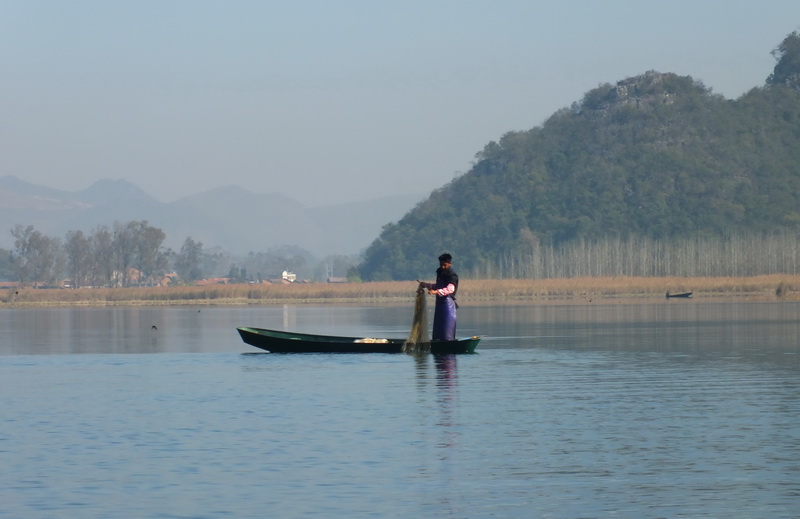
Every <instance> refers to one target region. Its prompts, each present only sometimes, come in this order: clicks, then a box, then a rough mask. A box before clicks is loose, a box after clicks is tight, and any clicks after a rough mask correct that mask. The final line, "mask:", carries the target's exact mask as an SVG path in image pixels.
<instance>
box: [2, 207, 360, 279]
mask: <svg viewBox="0 0 800 519" xmlns="http://www.w3.org/2000/svg"><path fill="white" fill-rule="evenodd" d="M10 232H11V235H12V237H13V238H14V247H13V249H12V250H8V251H3V250H2V249H0V279H2V278H5V279H8V280H14V281H17V282H19V283H20V284H22V285H27V286H33V287H45V286H61V285H62V284H63V283H64V281H65V280H68V284H69V286H71V287H75V288H80V287H130V286H154V285H158V284H162V283H163V282H164V281H165V278H166V279H169V282H170V284H192V283H194V282H196V281H198V280H201V279H204V278H207V277H225V278H227V279H228V280H229V281H230V282H234V283H237V282H252V281H262V280H265V279H268V278H270V277H273V276H275V275H276V274H277V273H280V272H282V271H283V270H289V271H294V272H296V273H297V274H298V275H299V276H300V278H301V279H306V278H308V279H312V280H325V279H327V277H331V276H344V275H346V272H347V271H348V269H350V268H351V267H352V265H353V264H354V263H355V261H356V259H355V258H351V257H347V256H340V255H336V256H328V257H326V258H324V259H323V260H321V261H319V262H317V261H315V258H313V257H312V256H311V254H310V253H308V252H307V251H305V250H303V249H300V248H296V247H294V248H292V247H289V248H280V249H277V250H275V251H273V252H251V253H249V254H247V255H246V256H244V257H235V256H233V255H232V254H230V253H228V252H225V251H221V250H217V249H214V250H210V251H209V250H205V249H204V248H203V243H202V242H199V241H196V240H194V239H192V238H191V237H187V238H186V239H185V240H184V242H183V245H182V246H181V248H180V250H178V251H174V250H172V249H170V248H167V247H164V240H165V239H166V234H165V233H164V231H163V230H161V229H160V228H158V227H155V226H153V225H150V224H149V223H148V221H147V220H140V221H128V222H114V224H113V225H111V226H107V225H100V226H98V227H96V228H95V229H94V230H92V231H91V232H89V233H84V232H83V231H80V230H76V231H69V232H67V233H66V235H65V237H64V238H63V239H60V238H56V237H51V236H47V235H45V234H43V233H42V232H40V231H39V230H37V229H36V228H35V227H34V226H32V225H27V226H24V225H16V226H15V227H14V228H13V229H11V231H10Z"/></svg>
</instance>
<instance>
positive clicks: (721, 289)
mask: <svg viewBox="0 0 800 519" xmlns="http://www.w3.org/2000/svg"><path fill="white" fill-rule="evenodd" d="M416 288H417V283H416V282H415V281H383V282H369V283H341V284H328V283H309V284H300V283H295V284H255V285H251V284H227V285H222V284H221V285H210V286H183V287H135V288H78V289H58V288H48V289H34V288H20V289H6V292H5V293H4V294H3V293H2V292H0V299H1V300H0V309H2V308H15V307H57V306H180V305H185V306H201V305H208V306H213V305H242V306H245V305H283V304H406V303H408V304H413V301H414V297H415V291H416ZM667 291H669V292H671V293H673V294H677V293H681V292H693V298H692V301H726V300H737V301H741V300H746V301H800V276H794V275H784V274H772V275H764V276H752V277H697V278H679V277H662V278H655V277H623V276H620V277H577V278H568V279H501V280H488V279H484V280H481V279H465V280H462V281H461V285H460V287H459V298H458V302H459V305H462V306H463V305H471V304H472V305H483V304H530V303H541V304H586V303H598V304H607V303H625V302H643V301H648V300H649V301H653V300H659V299H660V300H666V297H665V295H666V292H667Z"/></svg>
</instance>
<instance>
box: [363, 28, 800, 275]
mask: <svg viewBox="0 0 800 519" xmlns="http://www.w3.org/2000/svg"><path fill="white" fill-rule="evenodd" d="M773 55H775V57H776V61H777V65H776V67H775V72H774V73H773V74H772V75H770V76H769V78H767V80H766V83H765V84H764V86H761V87H756V88H753V89H752V90H751V91H749V92H748V93H746V94H744V95H743V96H742V97H740V98H738V99H736V100H727V99H725V98H723V97H722V96H720V95H716V94H714V93H713V92H712V90H711V89H709V88H706V87H705V86H704V85H703V84H702V83H701V82H699V81H697V80H694V79H693V78H691V77H688V76H679V75H676V74H673V73H658V72H654V71H651V72H647V73H645V74H642V75H640V76H637V77H633V78H629V79H625V80H622V81H619V82H618V83H617V84H614V85H612V84H604V85H601V86H599V87H597V88H595V89H593V90H591V91H589V92H587V93H586V94H585V96H584V97H583V99H582V100H580V101H579V102H576V103H574V104H573V106H571V107H570V108H565V109H562V110H560V111H558V112H556V113H555V114H553V115H552V116H551V117H550V118H549V119H548V120H547V121H546V122H545V123H544V124H543V125H541V126H539V127H535V128H533V129H531V130H528V131H524V132H510V133H508V134H506V135H504V136H503V137H502V138H501V139H500V140H499V142H490V143H489V144H488V145H487V146H486V147H485V148H484V150H483V151H482V152H480V153H479V154H478V155H477V156H476V161H475V163H474V165H473V167H472V168H471V170H470V171H468V172H467V173H465V174H463V175H462V176H460V177H458V178H456V179H454V180H453V181H452V182H451V183H450V184H448V185H446V186H444V187H443V188H441V189H439V190H437V191H435V192H433V193H432V194H431V196H430V197H429V198H428V199H427V200H425V201H423V202H421V203H420V204H419V205H418V206H417V207H415V208H414V209H413V210H412V211H410V212H409V213H408V214H406V215H405V217H403V218H402V219H401V220H400V221H399V222H397V223H394V224H389V225H387V226H385V227H384V230H383V232H382V233H381V235H380V237H379V238H378V239H377V240H375V241H374V242H373V243H372V244H371V245H370V247H369V248H368V249H367V251H366V254H365V259H364V262H363V263H362V264H361V265H360V266H359V267H358V275H360V277H361V278H362V279H364V280H378V279H398V280H403V279H415V278H417V277H419V276H426V277H430V275H431V272H432V271H433V270H435V267H436V257H437V256H438V254H440V253H441V252H443V251H448V252H451V253H452V254H453V255H454V257H455V258H456V262H457V265H459V267H460V269H462V270H463V271H472V272H480V271H482V270H484V271H485V270H488V268H487V265H491V264H498V263H499V262H500V259H501V258H504V257H505V258H508V257H513V256H516V255H524V254H528V255H529V254H530V251H531V250H532V247H535V246H538V245H540V244H549V245H551V246H555V247H558V246H559V245H564V244H568V243H571V242H573V243H574V242H575V240H587V239H591V240H597V239H600V238H602V237H621V238H626V237H632V236H639V237H649V238H652V239H670V238H674V237H684V238H685V237H692V236H694V237H704V236H706V237H707V236H720V235H729V234H731V233H740V232H749V233H752V232H774V231H777V230H788V231H792V232H795V231H798V230H799V229H800V36H799V35H798V34H797V33H792V34H791V35H789V36H788V37H787V38H786V40H784V42H783V43H782V44H781V46H779V47H778V49H776V50H775V51H774V52H773Z"/></svg>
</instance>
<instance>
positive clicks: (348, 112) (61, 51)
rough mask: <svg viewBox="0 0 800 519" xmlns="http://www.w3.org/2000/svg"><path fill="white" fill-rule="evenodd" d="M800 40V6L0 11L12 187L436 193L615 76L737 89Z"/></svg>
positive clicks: (691, 2)
mask: <svg viewBox="0 0 800 519" xmlns="http://www.w3.org/2000/svg"><path fill="white" fill-rule="evenodd" d="M794 30H800V1H798V0H762V1H759V2H756V1H753V0H673V1H671V2H656V1H647V0H606V1H597V0H591V1H590V0H586V1H575V0H558V1H555V0H553V1H548V2H540V1H535V0H526V1H516V0H514V1H502V0H494V1H489V0H486V1H470V0H460V1H449V0H443V1H437V0H427V1H424V2H422V1H417V0H404V1H402V2H399V1H397V2H382V1H378V0H372V1H369V0H363V1H352V0H307V1H303V0H299V1H294V2H289V1H283V2H273V1H266V0H263V1H255V0H254V1H236V0H228V1H222V0H219V1H205V0H175V1H170V0H157V1H150V0H144V1H143V0H137V1H109V0H98V1H84V0H72V1H65V0H42V1H38V0H16V1H14V0H0V74H2V79H0V176H2V175H15V176H17V177H20V178H21V179H23V180H26V181H28V182H32V183H36V184H43V185H46V186H50V187H55V188H59V189H65V190H68V191H77V190H81V189H85V188H86V187H88V186H89V185H91V184H92V183H93V182H95V181H97V180H99V179H102V178H111V179H118V178H124V179H127V180H130V181H131V182H133V183H135V184H137V185H139V186H140V187H141V188H143V189H144V190H145V191H147V192H148V193H150V194H151V195H153V196H155V197H156V198H158V199H160V200H162V201H173V200H176V199H178V198H181V197H183V196H187V195H191V194H195V193H199V192H202V191H206V190H209V189H212V188H215V187H220V186H228V185H238V186H241V187H244V188H246V189H248V190H251V191H254V192H257V193H272V192H280V193H284V194H287V195H289V196H292V197H294V198H296V199H297V200H300V201H301V202H304V203H307V204H309V205H320V204H325V203H336V202H340V201H341V202H350V201H356V200H358V199H361V198H377V197H381V196H386V195H393V194H405V193H423V194H424V193H428V192H430V191H431V190H433V189H436V188H438V187H441V186H443V185H444V184H446V183H447V182H449V181H450V180H452V178H453V176H454V175H456V174H460V173H463V172H465V171H468V170H469V168H470V166H471V162H472V160H473V159H474V156H475V153H477V152H479V151H480V150H482V149H483V147H484V145H486V144H487V143H488V142H489V141H491V140H497V139H499V138H500V137H501V136H502V135H503V134H504V133H506V132H508V131H512V130H527V129H530V128H532V127H534V126H538V125H540V124H542V123H543V122H544V120H545V119H546V118H547V117H548V116H549V115H550V114H552V113H553V112H555V111H556V110H558V109H560V108H563V107H565V106H569V105H570V104H572V103H573V102H574V101H577V100H580V99H581V98H582V97H583V95H584V94H585V93H586V92H587V91H588V90H590V89H592V88H594V87H596V86H597V85H598V84H600V83H606V82H609V83H614V82H616V81H619V80H621V79H625V78H627V77H630V76H634V75H638V74H641V73H643V72H645V71H647V70H657V71H660V72H675V73H677V74H680V75H690V76H692V77H694V78H695V79H697V80H700V81H702V82H703V83H704V84H705V85H706V86H707V87H711V88H712V89H713V91H714V92H716V93H719V94H722V95H724V96H725V97H727V98H737V97H739V96H740V95H742V94H743V93H744V92H746V91H747V90H749V89H751V88H753V87H756V86H761V85H763V83H764V80H765V79H766V77H767V76H768V75H769V74H770V73H771V72H772V69H773V67H774V65H775V60H774V58H773V57H772V56H771V54H770V52H771V51H772V50H773V49H774V48H775V47H776V46H777V45H778V44H779V43H780V42H781V41H782V40H783V39H784V38H785V37H786V35H787V34H789V33H790V32H792V31H794Z"/></svg>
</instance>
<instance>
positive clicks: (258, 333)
mask: <svg viewBox="0 0 800 519" xmlns="http://www.w3.org/2000/svg"><path fill="white" fill-rule="evenodd" d="M236 330H237V331H238V332H239V335H240V336H241V337H242V340H243V341H244V342H245V343H247V344H249V345H250V346H255V347H256V348H261V349H262V350H266V351H269V352H271V353H402V352H403V344H404V343H405V339H376V338H371V337H337V336H329V335H313V334H310V333H297V332H281V331H277V330H266V329H264V328H246V327H244V328H237V329H236ZM480 340H481V339H480V337H467V338H464V339H456V340H454V341H432V342H431V353H433V354H443V353H475V348H476V347H477V346H478V342H480Z"/></svg>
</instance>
